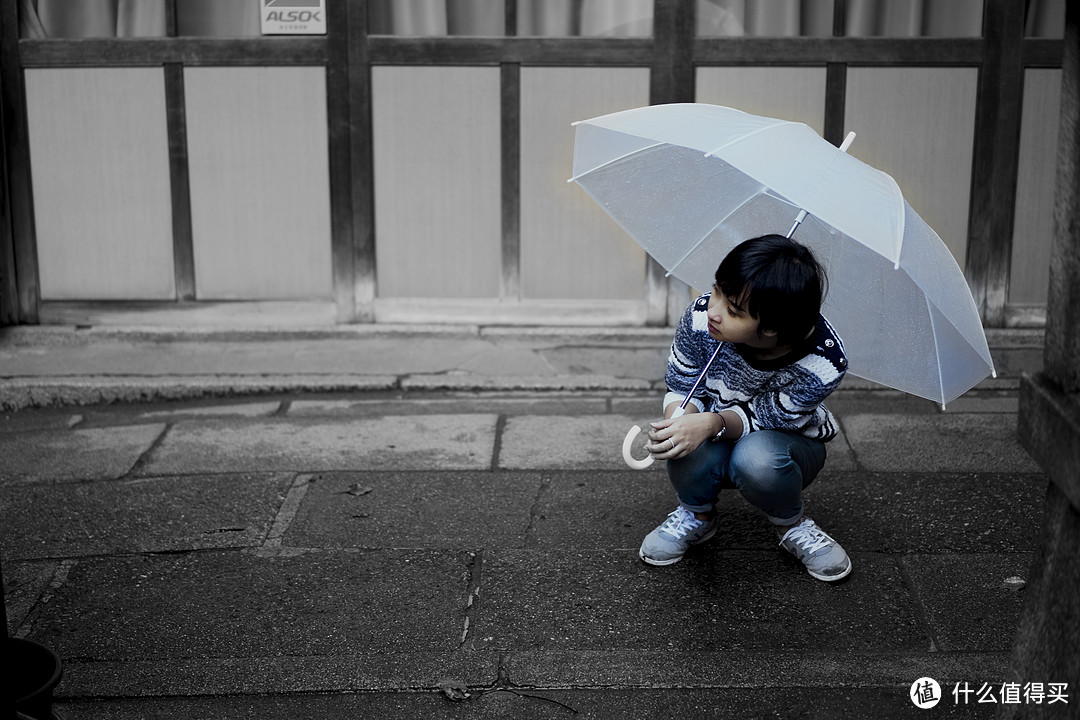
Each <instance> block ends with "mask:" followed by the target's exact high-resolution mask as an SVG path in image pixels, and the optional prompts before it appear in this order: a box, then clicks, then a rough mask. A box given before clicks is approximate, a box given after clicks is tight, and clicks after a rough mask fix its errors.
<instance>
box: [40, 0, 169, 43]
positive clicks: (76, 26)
mask: <svg viewBox="0 0 1080 720" xmlns="http://www.w3.org/2000/svg"><path fill="white" fill-rule="evenodd" d="M19 27H20V34H21V36H22V37H24V38H48V37H53V38H81V37H98V38H100V37H163V36H164V35H165V0H83V1H82V2H80V3H72V2H70V0H19Z"/></svg>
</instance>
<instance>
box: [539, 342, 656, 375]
mask: <svg viewBox="0 0 1080 720" xmlns="http://www.w3.org/2000/svg"><path fill="white" fill-rule="evenodd" d="M586 343H587V341H585V343H583V344H580V345H574V346H563V347H556V348H550V349H544V350H540V351H539V352H540V354H541V355H542V356H543V357H544V359H545V360H547V362H548V363H550V365H551V366H552V367H554V368H555V370H556V372H558V373H559V374H564V375H612V376H614V377H622V378H638V379H641V380H648V381H650V382H652V381H657V380H663V379H664V373H665V372H667V360H668V355H669V353H670V352H671V341H670V339H669V340H668V342H667V343H666V344H664V343H658V344H657V347H655V348H611V347H603V346H596V345H589V344H586Z"/></svg>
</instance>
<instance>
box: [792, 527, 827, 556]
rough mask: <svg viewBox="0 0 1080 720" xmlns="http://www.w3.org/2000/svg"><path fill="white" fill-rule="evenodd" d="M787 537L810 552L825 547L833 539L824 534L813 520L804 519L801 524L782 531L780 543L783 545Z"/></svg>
mask: <svg viewBox="0 0 1080 720" xmlns="http://www.w3.org/2000/svg"><path fill="white" fill-rule="evenodd" d="M789 538H790V539H791V542H793V543H795V544H796V545H798V546H800V547H802V548H803V549H804V550H806V551H807V552H808V553H810V554H813V553H815V552H817V551H818V550H820V549H821V548H823V547H826V546H827V545H828V544H829V543H830V542H832V541H833V539H832V538H831V537H829V536H828V535H826V534H825V531H824V530H822V529H821V528H819V527H818V526H817V525H816V524H815V523H814V521H813V520H806V521H804V522H803V523H802V524H800V525H796V526H795V527H793V528H791V529H790V530H788V531H787V532H786V533H784V537H782V538H780V544H781V545H783V544H784V543H785V542H786V541H787V540H788V539H789Z"/></svg>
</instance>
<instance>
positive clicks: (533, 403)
mask: <svg viewBox="0 0 1080 720" xmlns="http://www.w3.org/2000/svg"><path fill="white" fill-rule="evenodd" d="M607 404H608V401H607V398H606V397H599V396H596V397H582V396H581V395H578V394H576V393H559V392H555V391H553V392H545V393H541V394H529V395H526V396H524V397H504V396H501V395H498V394H491V395H476V394H467V395H458V396H454V397H425V398H423V399H419V398H379V399H352V400H339V399H324V400H293V401H292V402H290V403H289V405H288V409H287V411H286V414H288V415H289V416H291V417H341V416H356V417H373V416H385V415H430V414H439V413H447V412H450V413H454V414H462V413H480V414H483V413H489V414H490V413H497V414H499V415H596V414H602V413H604V412H606V411H607Z"/></svg>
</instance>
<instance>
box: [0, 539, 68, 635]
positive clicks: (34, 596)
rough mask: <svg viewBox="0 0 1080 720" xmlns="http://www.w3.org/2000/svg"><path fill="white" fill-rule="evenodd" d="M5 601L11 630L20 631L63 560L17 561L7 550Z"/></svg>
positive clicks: (5, 552)
mask: <svg viewBox="0 0 1080 720" xmlns="http://www.w3.org/2000/svg"><path fill="white" fill-rule="evenodd" d="M3 561H4V567H3V571H4V588H3V591H4V603H5V609H6V611H7V621H8V627H7V630H8V633H9V634H10V635H11V636H12V637H16V636H18V634H19V628H20V627H21V626H22V624H23V622H24V621H25V620H26V618H27V617H28V616H29V615H30V611H31V609H32V608H33V607H34V605H35V604H36V603H37V602H38V599H39V598H40V597H41V596H42V593H44V592H45V590H46V589H47V588H48V587H49V584H50V583H51V582H52V579H53V577H54V576H55V575H56V571H57V569H58V568H59V567H60V563H58V562H55V561H44V562H15V561H11V559H10V558H9V557H8V554H7V551H6V550H5V551H4V558H3Z"/></svg>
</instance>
